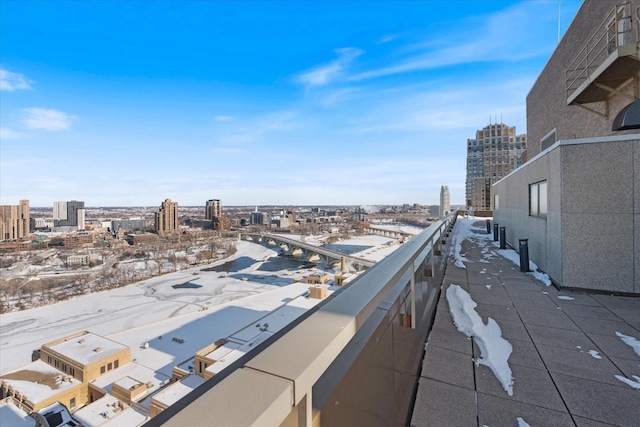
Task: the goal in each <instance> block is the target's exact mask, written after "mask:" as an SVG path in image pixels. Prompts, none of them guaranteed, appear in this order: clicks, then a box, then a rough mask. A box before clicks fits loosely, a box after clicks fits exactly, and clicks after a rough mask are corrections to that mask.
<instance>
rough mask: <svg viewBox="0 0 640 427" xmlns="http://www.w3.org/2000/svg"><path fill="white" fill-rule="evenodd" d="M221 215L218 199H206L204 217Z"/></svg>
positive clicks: (220, 204) (211, 218) (209, 217)
mask: <svg viewBox="0 0 640 427" xmlns="http://www.w3.org/2000/svg"><path fill="white" fill-rule="evenodd" d="M221 216H222V203H220V200H219V199H211V200H207V204H206V205H205V219H210V220H213V219H214V218H219V217H221Z"/></svg>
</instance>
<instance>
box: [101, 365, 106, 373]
mask: <svg viewBox="0 0 640 427" xmlns="http://www.w3.org/2000/svg"><path fill="white" fill-rule="evenodd" d="M105 372H106V369H105V367H104V365H102V366H100V373H101V374H104V373H105Z"/></svg>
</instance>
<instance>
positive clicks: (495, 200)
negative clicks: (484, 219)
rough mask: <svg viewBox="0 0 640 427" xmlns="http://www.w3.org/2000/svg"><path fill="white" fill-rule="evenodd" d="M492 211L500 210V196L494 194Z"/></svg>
mask: <svg viewBox="0 0 640 427" xmlns="http://www.w3.org/2000/svg"><path fill="white" fill-rule="evenodd" d="M493 209H494V210H496V211H497V210H498V209H500V195H499V194H496V195H494V196H493Z"/></svg>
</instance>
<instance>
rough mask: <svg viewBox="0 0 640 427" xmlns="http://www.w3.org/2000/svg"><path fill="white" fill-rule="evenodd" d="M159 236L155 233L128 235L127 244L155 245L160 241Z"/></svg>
mask: <svg viewBox="0 0 640 427" xmlns="http://www.w3.org/2000/svg"><path fill="white" fill-rule="evenodd" d="M158 238H159V236H158V235H157V234H154V233H130V234H127V242H129V243H130V244H132V245H138V244H144V243H155V242H157V241H158Z"/></svg>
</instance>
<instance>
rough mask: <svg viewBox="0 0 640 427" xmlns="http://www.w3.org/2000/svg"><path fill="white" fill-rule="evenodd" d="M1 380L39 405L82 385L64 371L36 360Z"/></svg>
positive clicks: (0, 378) (4, 375)
mask: <svg viewBox="0 0 640 427" xmlns="http://www.w3.org/2000/svg"><path fill="white" fill-rule="evenodd" d="M0 380H2V381H3V382H5V383H6V384H8V385H9V386H10V387H11V388H12V389H14V390H16V391H18V392H19V393H20V394H22V395H24V396H25V397H26V398H27V399H28V400H29V401H30V402H32V403H34V404H37V403H39V402H42V401H44V400H46V399H48V398H50V397H52V396H55V395H56V394H58V393H60V392H62V391H63V390H66V389H70V388H73V387H75V386H77V385H79V384H81V383H80V381H78V380H76V379H75V378H72V377H70V376H69V375H67V374H65V373H64V372H62V371H59V370H57V369H55V368H54V367H52V366H49V365H47V364H46V363H45V362H43V361H42V360H36V361H35V362H31V363H30V364H28V365H26V366H23V367H22V368H18V369H15V370H13V371H11V372H8V373H6V374H3V375H2V377H0Z"/></svg>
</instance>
